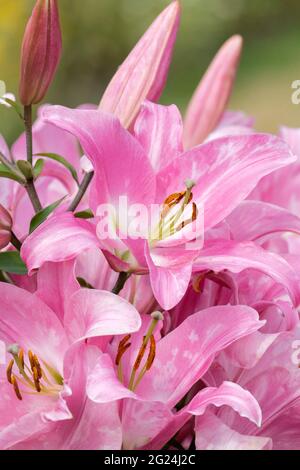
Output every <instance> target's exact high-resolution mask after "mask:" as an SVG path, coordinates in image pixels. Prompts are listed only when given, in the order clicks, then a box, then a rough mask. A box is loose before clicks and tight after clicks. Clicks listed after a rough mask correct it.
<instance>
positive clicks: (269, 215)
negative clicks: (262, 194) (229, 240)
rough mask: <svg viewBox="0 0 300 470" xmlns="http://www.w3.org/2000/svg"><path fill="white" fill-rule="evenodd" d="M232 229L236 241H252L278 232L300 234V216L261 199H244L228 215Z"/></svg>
mask: <svg viewBox="0 0 300 470" xmlns="http://www.w3.org/2000/svg"><path fill="white" fill-rule="evenodd" d="M227 222H228V223H229V226H230V231H231V233H232V236H233V238H234V240H236V241H250V240H257V239H259V238H263V237H266V236H268V235H273V234H278V233H279V232H294V233H297V234H300V218H299V217H297V216H296V215H294V214H292V213H291V212H289V211H287V210H285V209H282V208H281V207H278V206H275V205H273V204H268V203H266V202H261V201H243V202H242V203H241V204H240V205H239V206H238V207H237V208H236V209H235V210H234V211H233V212H232V213H231V214H230V215H229V217H227Z"/></svg>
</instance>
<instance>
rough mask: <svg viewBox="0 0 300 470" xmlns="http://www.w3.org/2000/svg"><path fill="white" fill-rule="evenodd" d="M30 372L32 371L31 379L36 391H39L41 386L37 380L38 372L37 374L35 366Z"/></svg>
mask: <svg viewBox="0 0 300 470" xmlns="http://www.w3.org/2000/svg"><path fill="white" fill-rule="evenodd" d="M32 373H33V381H34V385H35V388H36V391H37V392H40V391H41V386H40V382H39V374H38V371H37V368H36V367H35V366H34V367H33V368H32Z"/></svg>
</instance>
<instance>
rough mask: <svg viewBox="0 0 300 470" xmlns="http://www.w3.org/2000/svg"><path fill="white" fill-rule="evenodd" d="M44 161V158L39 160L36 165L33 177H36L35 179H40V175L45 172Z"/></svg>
mask: <svg viewBox="0 0 300 470" xmlns="http://www.w3.org/2000/svg"><path fill="white" fill-rule="evenodd" d="M44 164H45V162H44V160H43V159H42V158H39V159H38V160H37V162H36V164H35V165H34V168H33V175H34V178H35V179H36V178H38V177H39V176H40V174H41V173H42V171H43V168H44Z"/></svg>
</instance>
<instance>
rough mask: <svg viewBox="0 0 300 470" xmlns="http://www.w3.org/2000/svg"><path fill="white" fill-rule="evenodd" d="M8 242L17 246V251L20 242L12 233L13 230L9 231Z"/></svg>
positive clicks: (20, 244) (19, 247)
mask: <svg viewBox="0 0 300 470" xmlns="http://www.w3.org/2000/svg"><path fill="white" fill-rule="evenodd" d="M10 243H11V244H12V245H13V246H14V247H15V248H17V250H18V251H20V249H21V246H22V243H21V242H20V240H19V239H18V237H17V236H16V235H15V234H14V232H11V233H10Z"/></svg>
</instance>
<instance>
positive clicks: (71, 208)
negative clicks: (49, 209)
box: [68, 171, 94, 212]
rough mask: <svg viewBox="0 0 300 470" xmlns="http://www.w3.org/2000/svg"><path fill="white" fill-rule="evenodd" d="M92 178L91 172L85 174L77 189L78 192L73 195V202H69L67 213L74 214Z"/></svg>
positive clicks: (92, 173)
mask: <svg viewBox="0 0 300 470" xmlns="http://www.w3.org/2000/svg"><path fill="white" fill-rule="evenodd" d="M93 176H94V172H93V171H90V172H89V173H86V174H85V176H84V178H83V180H82V182H81V184H80V186H79V188H78V191H77V194H76V195H75V197H74V199H73V201H72V202H71V204H70V206H69V207H68V211H69V212H74V211H75V210H76V209H77V207H78V206H79V204H80V202H81V200H82V198H83V196H84V195H85V193H86V191H87V189H88V187H89V184H90V182H91V181H92V179H93Z"/></svg>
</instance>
